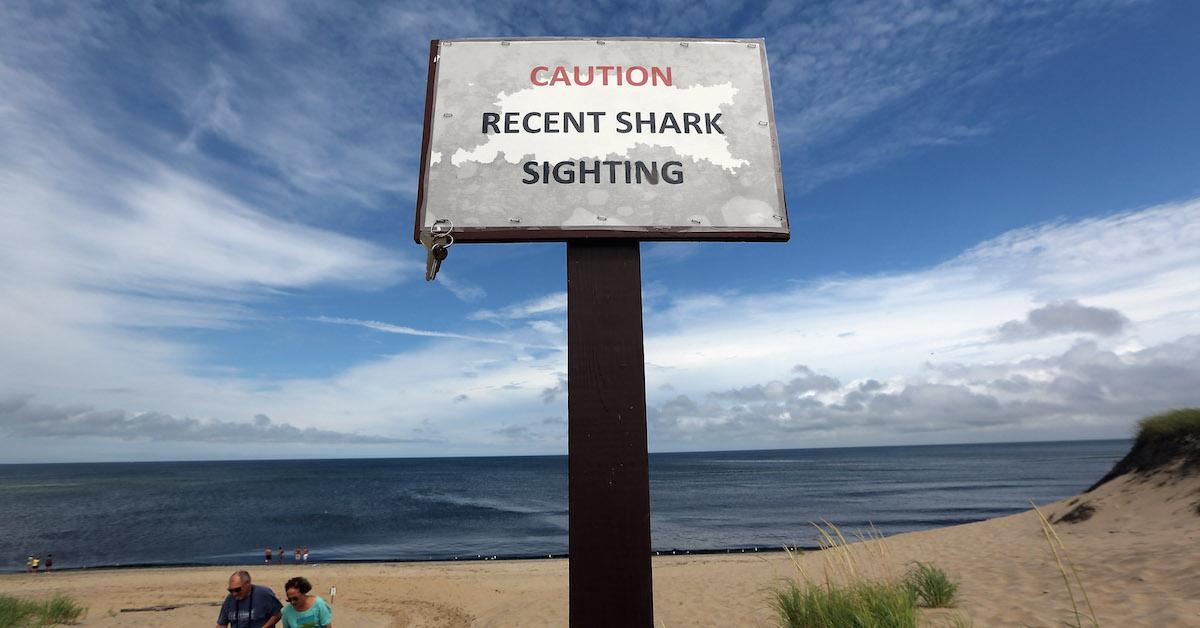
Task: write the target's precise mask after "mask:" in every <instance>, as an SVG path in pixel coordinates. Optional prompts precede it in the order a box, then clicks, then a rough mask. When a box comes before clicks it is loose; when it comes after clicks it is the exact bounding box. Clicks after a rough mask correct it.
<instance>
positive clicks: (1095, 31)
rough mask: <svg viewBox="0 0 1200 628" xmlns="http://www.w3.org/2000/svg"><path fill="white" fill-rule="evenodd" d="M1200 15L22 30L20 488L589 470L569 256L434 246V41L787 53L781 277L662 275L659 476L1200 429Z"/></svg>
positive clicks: (774, 6)
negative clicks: (429, 177) (421, 460)
mask: <svg viewBox="0 0 1200 628" xmlns="http://www.w3.org/2000/svg"><path fill="white" fill-rule="evenodd" d="M1197 23H1200V8H1198V7H1197V6H1196V5H1195V4H1194V3H1189V2H1182V1H1180V2H1137V1H1115V0H1114V1H1106V0H1077V1H1069V0H1061V1H1046V2H1038V1H1021V2H1004V1H997V2H976V1H959V2H929V3H927V2H918V1H913V2H891V1H887V2H884V1H880V2H872V1H865V2H849V1H843V2H830V3H817V2H814V3H805V4H798V3H791V2H750V3H742V4H734V3H725V2H720V3H718V2H712V3H706V2H694V1H693V2H678V3H675V2H663V3H655V4H652V5H647V4H645V3H628V4H626V3H605V2H599V3H589V4H586V5H579V4H576V3H563V4H561V5H544V4H541V5H529V4H528V3H515V2H490V3H486V4H480V5H478V6H476V5H473V4H470V3H457V2H441V3H436V4H435V5H429V4H425V3H422V4H415V3H414V4H407V3H381V4H375V3H370V4H355V3H350V2H337V3H305V2H296V3H282V2H254V3H243V2H230V3H221V2H196V3H167V2H164V3H123V4H121V5H111V6H106V5H105V4H103V3H85V2H64V3H49V2H32V3H25V2H6V3H4V4H3V7H0V86H3V89H0V238H2V239H3V247H0V268H2V269H3V273H2V274H0V433H2V434H3V435H4V438H3V439H2V440H0V461H5V462H18V461H38V460H140V459H175V458H184V459H197V458H242V457H254V458H263V457H324V456H422V455H504V454H532V453H563V452H565V450H566V423H565V419H566V403H565V394H564V392H563V388H562V381H563V380H562V378H563V376H564V372H565V364H566V360H565V331H564V328H565V296H564V288H565V269H564V261H565V249H564V246H563V245H562V244H503V245H469V246H467V245H464V246H458V247H455V249H454V250H453V254H452V255H451V256H450V259H449V260H448V261H447V262H446V265H445V266H444V268H443V271H442V273H441V274H440V275H439V277H438V281H436V282H434V283H431V284H426V283H425V282H424V281H423V280H422V274H423V260H424V253H423V251H422V249H420V248H419V247H418V246H416V245H414V244H413V243H412V240H411V233H412V220H413V208H414V202H415V190H416V179H417V173H416V171H417V165H418V162H419V151H420V140H421V137H420V135H421V118H422V108H423V104H424V86H425V72H426V61H427V54H428V42H429V40H430V39H432V38H455V37H482V36H522V35H526V36H536V35H633V36H636V35H646V36H689V37H703V36H713V37H765V38H766V42H767V51H768V56H769V59H770V64H771V72H772V86H773V91H774V96H775V108H776V117H777V121H778V132H779V135H780V141H781V147H782V161H783V167H784V182H785V186H786V189H787V195H788V205H789V214H790V218H791V224H792V229H793V237H792V241H791V242H790V243H788V244H783V245H781V244H730V243H708V244H696V243H664V244H646V245H643V285H644V300H645V312H644V314H645V321H646V347H647V349H646V350H647V362H648V364H647V385H648V402H649V406H650V416H649V421H650V443H651V448H652V450H655V451H676V450H697V449H740V448H762V447H810V446H838V445H878V444H906V443H940V442H981V441H982V442H986V441H1006V440H1036V439H1056V438H1103V437H1121V436H1125V435H1127V434H1128V433H1129V430H1130V427H1131V425H1132V423H1133V421H1134V420H1135V419H1136V418H1138V417H1140V416H1142V415H1144V414H1146V413H1151V412H1157V411H1160V410H1164V409H1167V408H1171V407H1177V406H1181V405H1188V404H1197V403H1200V396H1198V395H1200V394H1198V393H1197V391H1198V390H1200V367H1198V366H1197V364H1200V335H1197V334H1200V176H1198V174H1200V121H1198V117H1197V116H1196V115H1195V112H1194V109H1195V103H1196V102H1198V101H1200V72H1196V68H1197V67H1200V44H1198V43H1197V40H1196V37H1195V33H1194V30H1195V29H1194V25H1195V24H1197Z"/></svg>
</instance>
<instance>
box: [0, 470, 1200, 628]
mask: <svg viewBox="0 0 1200 628" xmlns="http://www.w3.org/2000/svg"><path fill="white" fill-rule="evenodd" d="M1043 512H1045V513H1046V514H1047V516H1049V517H1050V518H1051V520H1052V521H1054V522H1055V529H1056V530H1057V531H1058V533H1059V535H1061V537H1062V539H1063V542H1064V543H1065V545H1066V547H1067V550H1068V551H1069V552H1070V557H1071V559H1072V560H1073V561H1074V563H1075V565H1076V567H1077V568H1078V571H1079V575H1080V577H1081V579H1082V580H1083V582H1084V584H1085V586H1086V588H1087V593H1088V595H1089V597H1090V599H1091V603H1092V604H1093V606H1094V607H1095V611H1096V615H1097V617H1098V618H1099V619H1100V622H1101V625H1105V626H1155V627H1160V628H1161V627H1168V626H1200V476H1198V475H1196V474H1190V475H1189V474H1186V473H1184V472H1182V471H1181V470H1180V469H1179V468H1178V465H1175V466H1174V467H1172V466H1167V467H1163V468H1158V469H1155V470H1152V471H1150V472H1146V473H1127V474H1125V475H1120V476H1118V477H1116V478H1115V479H1112V480H1111V481H1108V482H1107V483H1105V484H1103V485H1102V486H1099V487H1098V488H1096V489H1095V490H1094V491H1092V492H1090V493H1085V494H1083V495H1081V496H1077V497H1073V498H1070V499H1067V500H1063V501H1061V502H1057V503H1054V504H1048V505H1045V506H1044V507H1043ZM1072 513H1073V514H1072ZM1072 521H1073V522H1072ZM884 547H885V548H886V549H885V553H884V554H885V556H886V560H885V561H883V563H885V564H878V565H875V566H874V567H873V568H876V569H880V570H883V571H889V570H890V571H894V572H902V571H903V570H904V568H905V565H906V564H908V563H909V562H910V561H913V560H921V561H926V562H933V563H934V564H936V565H938V566H940V567H942V568H943V569H945V570H946V571H947V572H949V573H950V574H952V575H953V576H956V577H957V578H958V579H960V581H961V583H962V588H961V603H960V604H959V607H958V608H957V609H955V610H954V611H943V610H939V611H923V619H924V621H926V622H927V623H928V624H929V625H941V624H942V623H943V621H945V619H946V617H947V616H948V615H949V614H950V613H951V612H953V613H956V614H959V615H962V616H965V617H969V618H970V619H972V620H973V621H974V624H975V625H976V626H1023V625H1029V626H1061V625H1063V622H1064V621H1069V620H1072V619H1073V617H1074V615H1073V613H1072V610H1071V603H1070V599H1069V597H1068V595H1067V590H1066V587H1065V585H1064V583H1063V579H1062V576H1061V574H1060V573H1059V571H1058V569H1057V567H1056V566H1055V563H1054V560H1053V556H1052V555H1051V553H1050V551H1049V549H1048V546H1047V544H1046V541H1045V539H1044V538H1043V537H1042V532H1041V528H1040V525H1039V523H1038V520H1037V518H1036V515H1035V514H1034V513H1032V512H1026V513H1021V514H1017V515H1013V516H1009V517H1002V518H998V519H993V520H989V521H982V522H978V523H972V524H967V525H961V526H955V527H950V528H943V529H938V530H929V531H924V532H916V533H911V534H903V535H898V536H895V537H891V538H889V539H887V540H886V541H885V542H884ZM800 561H801V564H802V566H804V567H805V568H806V569H807V570H808V571H809V572H810V573H820V572H821V566H822V563H823V559H822V556H821V555H820V553H819V552H810V553H806V554H804V555H803V556H801V557H800ZM653 565H654V587H655V596H654V599H655V616H656V621H657V622H659V624H660V625H666V626H668V627H674V626H770V625H773V614H772V613H771V611H770V606H769V602H768V595H769V591H770V589H771V588H772V587H773V586H776V585H777V584H778V583H780V582H781V581H782V580H783V579H785V578H791V577H795V575H796V569H795V567H794V566H793V565H792V563H791V562H790V560H789V558H788V557H787V556H786V555H784V554H782V553H772V554H749V555H747V554H736V555H716V556H713V555H710V556H663V557H656V558H655V559H654V562H653ZM247 568H248V569H249V570H250V571H251V573H252V574H253V575H254V577H255V582H258V583H261V584H266V585H268V586H271V587H272V588H275V589H276V591H278V590H279V588H280V586H281V584H282V582H283V581H284V580H285V579H286V578H288V577H290V576H292V575H296V574H303V575H305V576H306V577H308V578H309V579H310V580H312V582H313V583H314V585H315V586H316V588H317V592H319V593H324V592H327V591H328V588H329V587H330V586H332V585H336V586H337V590H338V596H337V599H336V602H335V603H334V613H335V619H336V620H337V623H338V625H340V626H342V627H343V628H346V627H368V628H369V627H374V626H379V627H384V626H387V627H401V626H403V627H410V626H411V627H418V626H420V627H426V626H429V627H432V626H445V627H454V626H479V627H483V626H565V625H566V623H567V563H566V561H565V560H541V561H513V562H473V563H416V564H414V563H408V564H388V563H383V564H356V565H309V566H304V567H300V568H294V567H291V566H278V567H264V566H256V565H248V566H247ZM230 571H231V568H229V567H216V568H164V569H136V570H100V571H87V572H74V573H55V574H51V575H44V574H39V575H24V574H21V575H5V576H3V577H0V590H3V591H5V592H8V593H15V594H21V595H41V594H47V593H49V592H66V593H69V594H71V595H73V596H75V597H76V598H77V599H78V600H79V601H80V602H82V603H83V604H84V605H86V606H87V607H88V608H89V609H90V610H89V612H88V616H87V618H86V620H85V621H84V625H87V626H157V625H177V626H210V625H212V623H213V620H214V619H215V617H216V613H217V607H216V604H217V603H218V602H219V600H220V599H221V596H222V594H223V590H224V586H225V578H226V576H227V575H228V573H229V572H230ZM1080 602H1081V603H1082V598H1081V599H1080ZM159 606H161V607H175V608H170V609H165V610H141V611H133V610H130V609H136V608H147V607H159Z"/></svg>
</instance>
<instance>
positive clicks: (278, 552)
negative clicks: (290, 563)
mask: <svg viewBox="0 0 1200 628" xmlns="http://www.w3.org/2000/svg"><path fill="white" fill-rule="evenodd" d="M275 560H277V561H279V562H281V563H282V562H283V546H282V545H280V546H279V549H277V550H275Z"/></svg>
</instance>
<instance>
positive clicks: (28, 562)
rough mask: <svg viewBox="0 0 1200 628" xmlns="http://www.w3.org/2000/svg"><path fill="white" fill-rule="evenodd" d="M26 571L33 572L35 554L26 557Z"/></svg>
mask: <svg viewBox="0 0 1200 628" xmlns="http://www.w3.org/2000/svg"><path fill="white" fill-rule="evenodd" d="M25 573H33V556H32V555H30V556H27V557H25Z"/></svg>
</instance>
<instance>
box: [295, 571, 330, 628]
mask: <svg viewBox="0 0 1200 628" xmlns="http://www.w3.org/2000/svg"><path fill="white" fill-rule="evenodd" d="M283 591H284V593H286V594H287V601H288V604H287V606H284V607H283V627H284V628H333V610H332V609H330V608H329V605H328V604H326V603H325V600H322V599H321V597H320V596H318V595H309V594H308V592H309V591H312V584H310V583H309V582H308V580H307V579H306V578H302V577H297V578H292V579H291V580H288V581H287V584H284V585H283Z"/></svg>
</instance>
